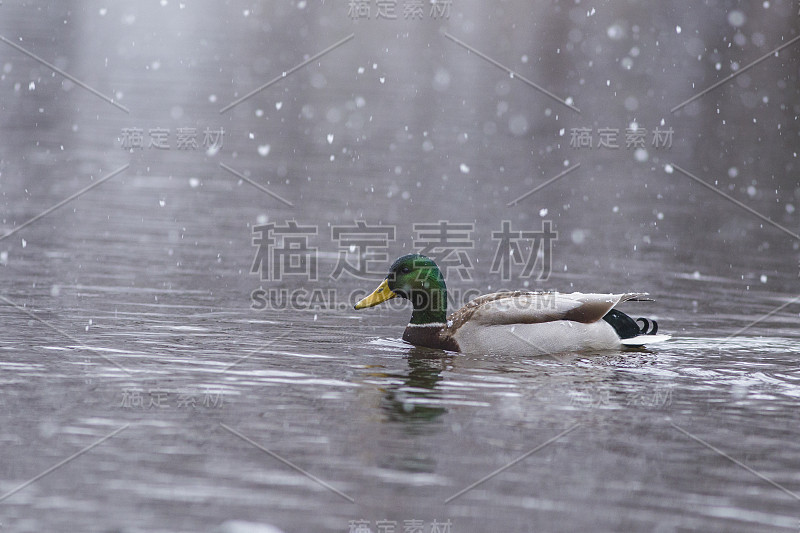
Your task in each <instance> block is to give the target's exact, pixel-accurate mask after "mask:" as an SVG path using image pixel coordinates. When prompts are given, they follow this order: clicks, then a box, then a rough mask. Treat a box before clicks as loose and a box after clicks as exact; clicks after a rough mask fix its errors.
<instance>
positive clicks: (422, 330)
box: [403, 324, 461, 352]
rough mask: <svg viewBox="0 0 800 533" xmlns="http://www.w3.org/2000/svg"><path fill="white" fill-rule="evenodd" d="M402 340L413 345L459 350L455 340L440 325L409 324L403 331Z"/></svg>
mask: <svg viewBox="0 0 800 533" xmlns="http://www.w3.org/2000/svg"><path fill="white" fill-rule="evenodd" d="M403 340H404V341H406V342H409V343H411V344H413V345H414V346H424V347H425V348H438V349H440V350H450V351H453V352H460V351H461V350H460V349H459V347H458V343H457V342H456V340H455V339H453V338H452V337H450V336H449V335H448V333H447V331H446V330H445V329H444V327H443V326H440V325H424V326H418V325H415V324H409V325H408V326H407V327H406V330H405V332H404V333H403Z"/></svg>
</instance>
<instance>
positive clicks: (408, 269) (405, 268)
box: [400, 267, 411, 274]
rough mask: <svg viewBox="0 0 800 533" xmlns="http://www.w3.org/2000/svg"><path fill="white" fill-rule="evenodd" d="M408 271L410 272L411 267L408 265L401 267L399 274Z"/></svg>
mask: <svg viewBox="0 0 800 533" xmlns="http://www.w3.org/2000/svg"><path fill="white" fill-rule="evenodd" d="M409 272H411V269H410V268H408V267H403V268H401V269H400V273H401V274H408V273H409Z"/></svg>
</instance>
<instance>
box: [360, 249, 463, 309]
mask: <svg viewBox="0 0 800 533" xmlns="http://www.w3.org/2000/svg"><path fill="white" fill-rule="evenodd" d="M397 297H400V298H406V299H407V300H411V303H412V305H413V306H414V312H413V313H412V315H411V323H412V324H430V323H440V322H444V321H445V319H446V317H447V286H446V285H445V283H444V277H443V276H442V273H441V271H440V270H439V267H438V266H436V263H434V262H433V259H431V258H429V257H426V256H424V255H420V254H408V255H404V256H402V257H400V258H398V259H397V260H396V261H395V262H394V263H393V264H392V266H391V268H390V269H389V274H388V275H387V276H386V279H385V280H383V283H381V284H380V285H379V286H378V288H377V289H375V290H374V291H373V292H372V294H370V295H369V296H367V297H366V298H364V299H363V300H361V301H360V302H358V303H357V304H356V306H355V308H356V309H364V308H365V307H372V306H374V305H378V304H380V303H383V302H385V301H386V300H389V299H391V298H397Z"/></svg>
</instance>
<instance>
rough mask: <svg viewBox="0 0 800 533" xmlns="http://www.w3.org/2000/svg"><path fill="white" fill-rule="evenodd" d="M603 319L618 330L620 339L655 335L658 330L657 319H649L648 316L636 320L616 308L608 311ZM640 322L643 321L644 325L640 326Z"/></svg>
mask: <svg viewBox="0 0 800 533" xmlns="http://www.w3.org/2000/svg"><path fill="white" fill-rule="evenodd" d="M603 320H605V321H606V322H608V323H609V324H611V327H612V328H614V331H616V332H617V335H619V338H620V339H632V338H633V337H638V336H639V335H655V334H656V333H657V332H658V322H656V321H655V320H652V319H651V320H648V319H646V318H637V319H636V320H634V319H632V318H631V317H629V316H628V315H626V314H625V313H623V312H622V311H617V310H616V309H612V310H611V311H609V312H608V313H606V316H604V317H603ZM638 322H641V323H642V327H639V324H638Z"/></svg>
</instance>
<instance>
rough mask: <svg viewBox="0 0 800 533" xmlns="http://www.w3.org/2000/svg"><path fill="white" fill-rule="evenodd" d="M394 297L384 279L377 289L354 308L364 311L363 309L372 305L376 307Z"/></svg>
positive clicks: (387, 281) (395, 295) (387, 282)
mask: <svg viewBox="0 0 800 533" xmlns="http://www.w3.org/2000/svg"><path fill="white" fill-rule="evenodd" d="M396 297H397V294H395V293H394V292H393V291H392V290H391V289H390V288H389V280H388V279H385V280H383V283H381V284H380V285H378V288H377V289H375V290H374V291H372V294H370V295H369V296H367V297H366V298H364V299H363V300H361V301H360V302H358V303H357V304H356V306H355V307H356V309H364V308H365V307H372V306H373V305H378V304H379V303H383V302H385V301H386V300H391V299H392V298H396Z"/></svg>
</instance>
